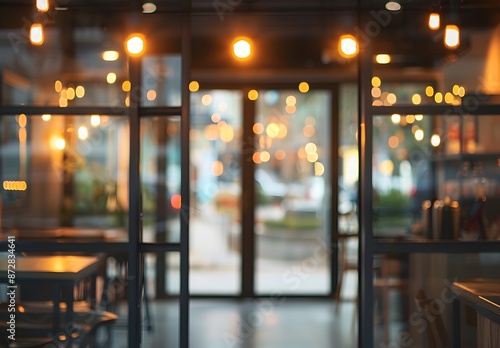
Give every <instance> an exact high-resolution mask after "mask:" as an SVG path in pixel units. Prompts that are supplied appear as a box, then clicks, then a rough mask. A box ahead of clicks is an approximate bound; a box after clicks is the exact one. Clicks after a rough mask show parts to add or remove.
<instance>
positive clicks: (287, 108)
mask: <svg viewBox="0 0 500 348" xmlns="http://www.w3.org/2000/svg"><path fill="white" fill-rule="evenodd" d="M285 111H286V112H287V113H288V114H293V113H294V112H295V111H297V107H296V106H295V105H287V106H285Z"/></svg>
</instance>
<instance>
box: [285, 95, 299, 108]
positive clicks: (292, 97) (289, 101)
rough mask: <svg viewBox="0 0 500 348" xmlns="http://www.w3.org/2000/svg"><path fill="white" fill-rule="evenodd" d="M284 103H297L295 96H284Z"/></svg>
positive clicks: (290, 104)
mask: <svg viewBox="0 0 500 348" xmlns="http://www.w3.org/2000/svg"><path fill="white" fill-rule="evenodd" d="M285 102H286V105H289V106H295V104H297V98H295V97H294V96H293V95H289V96H288V97H286V100H285Z"/></svg>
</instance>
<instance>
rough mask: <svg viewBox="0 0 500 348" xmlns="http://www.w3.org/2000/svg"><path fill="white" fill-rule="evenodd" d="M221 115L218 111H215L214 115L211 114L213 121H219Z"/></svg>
mask: <svg viewBox="0 0 500 348" xmlns="http://www.w3.org/2000/svg"><path fill="white" fill-rule="evenodd" d="M221 118H222V117H221V115H220V114H219V113H217V112H214V113H213V114H212V116H210V119H211V120H212V122H213V123H217V122H219V121H220V120H221Z"/></svg>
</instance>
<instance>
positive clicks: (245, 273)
mask: <svg viewBox="0 0 500 348" xmlns="http://www.w3.org/2000/svg"><path fill="white" fill-rule="evenodd" d="M249 90H250V88H246V89H244V90H243V138H242V142H241V155H240V161H241V164H242V168H241V182H242V188H241V192H242V193H241V203H240V204H241V214H242V216H241V242H240V243H241V245H240V250H241V296H242V297H253V296H255V244H256V243H255V238H256V236H255V233H254V226H255V179H254V175H255V164H254V162H253V160H252V156H253V153H254V151H255V144H254V141H255V138H254V133H253V130H252V129H253V128H252V127H253V124H254V122H255V103H256V102H255V101H252V100H250V99H248V98H247V97H246V96H247V94H248V91H249Z"/></svg>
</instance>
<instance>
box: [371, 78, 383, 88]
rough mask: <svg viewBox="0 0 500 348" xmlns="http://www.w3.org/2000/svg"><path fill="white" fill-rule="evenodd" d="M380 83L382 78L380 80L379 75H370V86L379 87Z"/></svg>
mask: <svg viewBox="0 0 500 348" xmlns="http://www.w3.org/2000/svg"><path fill="white" fill-rule="evenodd" d="M381 84H382V80H380V77H378V76H373V77H372V86H373V87H380V85H381Z"/></svg>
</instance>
